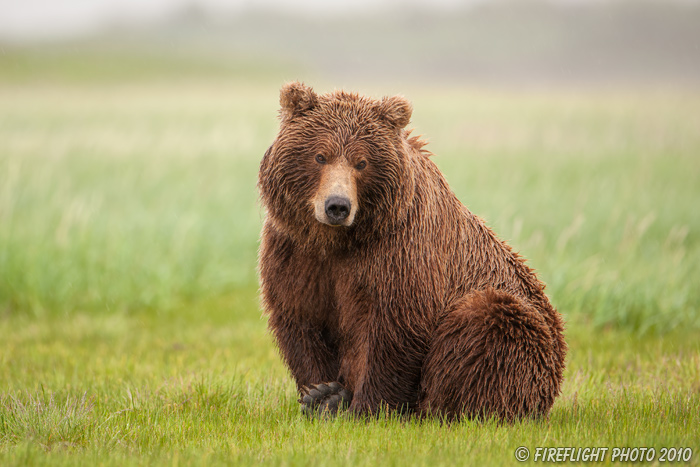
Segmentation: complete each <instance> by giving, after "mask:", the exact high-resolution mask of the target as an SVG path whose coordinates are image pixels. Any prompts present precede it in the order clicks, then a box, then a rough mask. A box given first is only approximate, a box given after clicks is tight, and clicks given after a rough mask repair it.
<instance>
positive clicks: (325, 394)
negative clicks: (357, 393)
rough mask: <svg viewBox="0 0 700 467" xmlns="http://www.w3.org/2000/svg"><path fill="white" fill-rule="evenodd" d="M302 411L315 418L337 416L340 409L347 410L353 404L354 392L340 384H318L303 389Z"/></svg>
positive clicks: (300, 400)
mask: <svg viewBox="0 0 700 467" xmlns="http://www.w3.org/2000/svg"><path fill="white" fill-rule="evenodd" d="M299 402H301V404H302V411H303V412H304V413H305V414H306V415H308V416H310V417H313V416H315V415H335V414H336V413H337V412H338V409H341V408H346V407H348V406H349V405H350V402H352V392H350V391H348V390H347V389H345V388H344V387H343V386H342V385H341V384H340V383H338V382H335V381H334V382H332V383H325V384H323V383H322V384H316V385H313V386H311V387H310V388H307V387H306V386H304V387H303V388H302V389H301V399H299Z"/></svg>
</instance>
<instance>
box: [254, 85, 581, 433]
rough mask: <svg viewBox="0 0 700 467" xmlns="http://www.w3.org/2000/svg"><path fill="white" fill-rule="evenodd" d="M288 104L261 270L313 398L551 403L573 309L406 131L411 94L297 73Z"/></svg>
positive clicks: (505, 409) (374, 406)
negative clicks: (561, 307) (319, 87)
mask: <svg viewBox="0 0 700 467" xmlns="http://www.w3.org/2000/svg"><path fill="white" fill-rule="evenodd" d="M280 102H281V106H282V108H281V112H280V115H281V124H280V130H279V134H278V136H277V138H276V139H275V141H274V142H273V143H272V146H270V148H269V149H268V150H267V152H266V153H265V156H264V157H263V160H262V163H261V166H260V174H259V183H258V185H259V189H260V195H261V200H262V203H263V205H264V207H265V209H266V218H265V223H264V226H263V230H262V238H261V246H260V255H259V273H260V279H261V292H262V299H263V305H264V307H265V309H266V311H267V313H268V314H269V327H270V329H271V331H272V333H273V335H274V337H275V339H276V341H277V344H278V346H279V348H280V351H281V354H282V356H283V358H284V360H285V362H286V363H287V365H288V366H289V369H290V370H291V373H292V376H293V377H294V379H295V380H296V384H297V388H298V390H299V391H300V393H301V396H302V399H301V402H302V404H303V407H304V409H305V411H307V412H311V413H314V412H319V411H323V410H327V411H330V412H335V411H336V410H337V408H338V407H339V406H341V405H344V404H349V408H350V410H351V411H353V412H355V413H360V414H374V413H377V412H378V411H379V410H381V408H382V407H386V408H387V409H389V410H401V411H404V412H405V411H408V412H417V413H419V414H421V415H428V414H436V415H440V416H443V417H445V418H447V419H458V418H460V417H462V416H466V417H490V416H496V417H498V418H500V419H503V420H508V421H510V420H514V419H516V418H521V417H536V416H543V415H546V414H547V413H548V411H549V409H550V408H551V406H552V404H553V403H554V399H555V398H556V397H557V395H558V394H559V390H560V386H561V382H562V372H563V370H564V358H565V355H566V350H567V347H566V343H565V342H564V338H563V326H562V320H561V317H560V315H559V313H557V311H556V310H555V309H554V308H553V307H552V305H551V304H550V302H549V300H548V299H547V297H546V295H545V294H544V292H543V288H544V285H543V284H542V283H541V282H540V281H539V280H538V279H537V277H536V276H535V274H534V272H533V271H532V270H531V269H530V268H528V267H527V266H526V265H525V263H524V261H523V259H521V258H520V256H518V254H517V253H515V252H513V251H512V250H511V248H510V247H509V246H508V245H506V244H505V243H504V242H503V241H501V240H499V239H498V238H497V237H496V236H495V235H494V233H493V232H492V231H491V230H490V229H489V228H488V227H487V226H486V225H485V224H484V222H483V221H482V220H481V219H480V218H478V217H477V216H475V215H474V214H472V213H471V212H469V211H468V210H467V208H466V207H464V206H463V205H462V204H461V203H460V202H459V201H458V200H457V198H456V197H455V195H454V194H453V193H452V191H451V190H450V188H449V187H448V185H447V183H446V181H445V179H444V178H443V176H442V175H441V173H440V171H439V170H438V168H437V167H436V166H435V164H434V163H433V162H432V161H431V160H430V158H429V156H430V153H429V152H427V151H425V150H424V149H423V145H424V143H423V142H421V141H420V140H419V139H418V138H415V137H409V131H407V130H405V129H404V127H405V126H406V125H407V124H408V122H409V120H410V117H411V112H412V107H411V104H410V103H409V102H408V101H407V100H405V99H404V98H403V97H398V96H396V97H390V98H384V99H382V100H373V99H369V98H366V97H362V96H359V95H357V94H351V93H346V92H343V91H337V92H333V93H329V94H325V95H317V94H316V93H315V92H314V91H313V90H312V89H311V88H309V87H307V86H305V85H304V84H300V83H290V84H287V85H285V86H284V87H283V88H282V91H281V98H280ZM321 383H325V384H321Z"/></svg>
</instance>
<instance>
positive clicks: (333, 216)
mask: <svg viewBox="0 0 700 467" xmlns="http://www.w3.org/2000/svg"><path fill="white" fill-rule="evenodd" d="M325 204H326V217H328V221H329V222H330V224H332V225H340V224H342V223H343V221H345V219H347V218H348V216H349V215H350V209H351V208H352V203H350V200H349V199H347V198H342V197H340V196H332V197H330V198H328V199H327V200H326V203H325Z"/></svg>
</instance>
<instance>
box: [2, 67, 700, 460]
mask: <svg viewBox="0 0 700 467" xmlns="http://www.w3.org/2000/svg"><path fill="white" fill-rule="evenodd" d="M81 83H82V84H81V85H80V86H78V85H75V84H71V83H70V82H68V83H66V82H63V83H62V84H51V83H50V82H40V81H37V82H32V83H28V84H21V83H20V82H17V81H14V80H9V81H7V82H5V83H4V84H0V464H2V465H13V464H15V465H24V464H51V465H96V464H105V465H130V464H131V465H153V464H178V463H186V464H199V465H212V464H219V463H220V464H226V463H241V464H247V463H251V462H259V461H264V462H268V463H272V464H294V465H307V464H310V463H311V464H324V463H328V464H351V465H377V464H389V465H402V464H425V465H435V464H438V465H439V464H449V465H454V464H457V465H463V464H477V465H478V464H480V463H486V464H494V465H498V464H503V463H515V460H514V450H515V448H517V447H518V446H527V447H528V448H530V450H531V451H532V452H533V453H534V448H535V447H537V446H574V447H585V446H603V447H606V446H607V447H614V446H653V447H655V448H657V451H658V449H659V448H660V447H662V446H675V447H685V446H688V447H692V448H693V449H694V455H693V459H692V461H691V463H693V464H698V463H699V462H700V461H699V460H698V459H700V452H698V451H700V435H699V434H698V429H697V427H698V425H699V424H700V343H698V339H697V335H698V333H699V332H700V312H699V311H698V310H699V308H700V267H699V266H698V265H699V264H700V210H698V209H697V201H698V200H699V199H700V158H698V154H700V132H698V128H700V114H699V113H698V112H697V109H698V108H700V96H699V95H698V94H696V93H693V92H689V91H688V92H672V91H666V92H659V93H643V92H639V93H636V92H629V91H628V92H624V93H613V92H610V91H597V92H593V91H589V92H585V93H573V92H564V91H556V92H552V93H537V92H534V91H530V92H516V91H512V90H511V91H484V90H448V89H431V88H428V87H412V88H409V89H404V88H401V89H399V88H396V87H391V86H383V87H381V88H377V87H374V88H362V87H360V88H359V90H360V91H365V92H368V93H373V94H375V95H377V94H383V93H384V94H385V93H393V92H401V93H404V94H405V95H407V96H408V97H409V98H411V99H412V100H413V101H414V107H415V111H414V119H413V125H414V126H415V127H416V128H417V132H418V133H423V134H425V135H426V136H427V137H428V139H429V140H430V141H431V143H430V145H429V146H428V148H429V149H431V150H433V151H434V152H435V153H436V156H435V161H436V163H438V165H439V166H440V167H441V169H442V170H443V172H444V173H445V175H446V176H447V178H448V180H449V182H450V184H451V186H452V188H453V190H454V191H455V192H456V193H457V195H458V196H459V198H460V199H461V200H462V201H463V202H464V203H465V204H466V205H467V206H469V207H470V209H472V211H474V212H476V213H477V214H479V215H481V216H483V217H484V218H486V219H487V221H488V223H489V224H490V225H491V226H493V227H494V229H495V230H496V231H497V232H498V233H499V235H501V236H502V237H503V238H505V239H507V240H508V241H509V242H510V243H511V244H512V245H513V246H514V247H515V248H516V249H518V250H520V251H521V252H522V253H523V254H524V255H525V256H526V257H527V258H529V264H531V265H533V266H534V267H535V268H537V270H538V271H539V274H540V277H541V278H542V279H543V280H544V281H545V282H547V284H548V289H547V291H548V293H549V294H550V295H551V297H552V300H553V302H554V303H555V305H556V306H557V307H558V308H559V309H560V311H561V312H562V313H563V314H564V316H565V317H566V320H567V322H568V332H567V339H568V342H569V345H570V348H571V350H570V354H569V360H568V369H567V372H566V381H565V384H564V389H563V394H562V396H561V397H560V398H559V399H558V401H557V403H556V404H555V406H554V408H553V410H552V413H551V416H550V418H549V419H548V420H543V421H527V422H522V423H518V424H515V425H513V426H500V425H498V424H496V423H490V422H487V423H476V422H470V421H465V422H462V423H458V424H454V425H441V424H440V423H438V422H436V421H428V422H425V423H418V422H416V421H414V420H401V419H395V418H391V417H389V418H384V417H382V418H380V419H378V420H371V421H358V420H352V419H346V418H344V417H340V418H338V419H336V420H332V421H309V420H306V419H304V418H302V416H301V415H300V413H299V409H298V407H297V403H296V401H295V400H296V395H295V394H294V387H293V384H292V381H291V379H290V377H289V375H288V374H287V372H286V370H285V368H284V366H283V364H282V363H281V361H280V358H279V356H278V355H277V352H276V350H275V348H274V346H273V344H272V341H271V338H270V336H269V335H268V333H267V331H266V329H265V328H266V325H265V319H264V318H263V317H261V315H260V310H259V304H258V299H257V279H256V273H255V263H256V250H257V241H258V234H259V228H260V223H261V219H262V215H261V213H260V209H259V206H258V204H257V193H256V189H255V183H256V174H257V167H258V163H259V160H260V157H261V156H262V154H263V152H264V151H265V149H266V148H267V146H268V145H269V143H270V142H271V140H272V138H273V137H274V134H275V131H276V125H277V122H276V119H275V115H276V111H277V95H278V94H277V93H278V87H279V84H280V83H277V82H275V83H274V84H272V85H267V84H265V83H259V84H250V83H248V84H246V83H245V82H242V81H240V80H236V81H234V82H230V83H229V82H226V81H224V80H221V79H214V80H201V79H194V80H185V81H181V82H175V83H171V82H167V81H160V80H146V81H144V82H138V81H137V82H131V83H130V84H118V83H111V84H107V83H102V84H90V83H87V84H86V83H84V82H81ZM319 87H320V88H321V90H325V89H332V87H333V86H332V85H331V86H328V87H323V86H319Z"/></svg>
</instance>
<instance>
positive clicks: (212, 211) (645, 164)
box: [0, 0, 700, 361]
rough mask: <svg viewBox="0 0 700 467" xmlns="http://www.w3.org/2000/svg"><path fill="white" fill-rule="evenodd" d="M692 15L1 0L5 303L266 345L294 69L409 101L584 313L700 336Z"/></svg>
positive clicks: (525, 5) (615, 8) (582, 9)
mask: <svg viewBox="0 0 700 467" xmlns="http://www.w3.org/2000/svg"><path fill="white" fill-rule="evenodd" d="M698 25H700V1H694V0H663V1H662V0H658V1H652V0H649V1H636V0H635V1H632V0H629V1H625V0H607V1H606V0H597V1H594V0H590V1H586V0H578V1H577V0H550V1H523V0H517V1H516V0H512V1H505V0H504V1H501V0H462V1H459V0H440V1H435V0H431V1H427V0H425V1H424V0H413V1H410V2H398V1H389V0H386V1H372V2H370V1H368V0H362V1H357V0H355V1H352V2H351V1H336V2H322V1H320V0H306V1H295V2H291V1H283V0H265V1H255V2H253V1H252V0H239V1H223V0H190V1H184V0H138V1H137V0H128V1H125V0H65V1H62V2H55V1H49V0H23V1H15V0H0V316H2V317H4V318H5V319H6V320H9V321H7V323H12V322H13V321H12V320H15V319H26V320H30V321H32V322H33V320H36V319H37V318H41V319H44V318H46V319H51V318H54V319H61V317H65V316H88V317H90V318H89V319H96V318H95V317H105V316H108V317H120V318H119V319H124V320H126V321H125V322H126V323H132V324H133V321H130V320H132V319H133V318H134V317H138V319H146V318H148V319H153V320H154V321H153V323H156V324H154V326H159V325H160V324H161V323H162V322H163V320H164V318H167V320H171V319H177V320H181V322H184V323H191V322H195V321H198V320H199V321H202V320H203V321H204V322H208V323H218V324H224V325H231V324H237V325H239V326H243V328H245V326H249V328H245V329H249V330H250V329H252V330H253V331H251V332H249V333H247V334H246V336H247V337H242V339H243V341H242V342H243V344H242V346H243V347H245V348H252V346H251V345H250V342H249V340H246V339H250V336H251V335H255V336H257V335H259V336H260V337H259V338H260V339H261V342H264V345H263V347H261V348H264V349H268V350H269V349H270V347H269V345H270V343H269V340H268V338H267V336H266V335H265V333H264V321H261V320H260V307H259V304H258V300H257V277H256V272H255V267H256V255H257V247H258V235H259V230H260V225H261V222H262V216H263V215H262V213H261V208H260V206H259V205H258V202H257V191H256V178H257V168H258V164H259V161H260V158H261V156H262V154H263V153H264V151H265V149H266V148H267V147H268V145H269V144H270V143H271V141H272V140H273V138H274V136H275V133H276V131H277V120H276V114H277V109H278V92H279V88H280V86H281V85H282V84H283V83H284V82H286V81H290V80H302V81H305V82H306V83H307V84H310V85H312V86H314V87H315V88H316V89H317V90H318V91H319V92H325V91H330V90H333V89H336V88H346V89H349V90H354V91H359V92H362V93H365V94H369V95H372V96H375V97H380V96H382V95H386V94H404V95H406V96H407V97H408V98H409V99H410V100H412V101H413V103H414V107H415V110H414V116H413V122H412V126H415V127H416V128H417V130H416V131H417V133H419V134H423V135H425V137H426V138H427V139H428V140H429V141H430V144H429V146H428V148H429V149H431V150H432V151H433V152H434V153H435V154H436V156H435V158H434V160H435V162H436V163H437V164H438V165H439V166H440V168H441V170H442V171H443V172H444V174H445V175H446V177H447V179H448V181H449V182H450V184H451V187H452V189H453V190H454V191H455V192H456V194H457V195H458V196H459V198H460V199H461V200H462V201H463V202H464V203H465V204H466V205H467V206H468V207H469V208H470V209H471V210H472V211H474V212H476V213H477V214H479V215H481V216H483V217H484V218H485V219H486V220H487V222H488V223H489V224H490V225H491V226H492V227H493V228H494V229H495V230H496V231H497V232H498V233H499V235H500V236H501V237H503V238H505V239H506V240H508V241H509V242H510V243H511V244H512V245H513V246H514V247H515V248H516V250H520V251H521V252H522V253H523V254H524V255H525V256H526V257H527V258H529V264H530V265H532V266H533V267H535V268H536V269H538V271H539V273H540V276H541V278H542V279H543V280H544V281H545V282H546V283H547V284H548V285H549V287H548V289H547V291H548V293H549V294H550V295H552V298H553V300H554V303H555V304H556V305H557V306H558V307H559V309H560V310H561V312H562V313H563V314H564V315H565V316H566V318H567V320H568V321H569V323H570V324H571V326H572V327H573V328H574V329H575V328H576V326H579V325H581V326H582V327H581V328H580V329H588V328H589V327H591V326H592V327H594V328H615V329H622V330H625V331H630V332H633V333H641V334H644V333H648V332H655V333H664V332H668V331H671V330H680V329H697V328H698V327H700V314H699V312H698V308H700V271H698V264H700V246H699V243H698V242H699V240H700V210H698V209H697V200H698V199H700V189H699V188H698V187H700V180H698V178H699V174H700V162H699V160H700V157H699V156H698V154H700V95H699V94H698V85H699V84H700V27H698ZM88 322H89V320H88ZM140 325H142V323H141V324H140ZM8 326H10V324H8ZM110 326H112V324H110ZM125 326H126V327H125V328H124V329H130V328H129V326H131V324H128V325H125ZM115 329H118V327H116V328H115ZM125 332H126V331H125ZM193 339H194V338H193ZM266 351H267V350H266ZM252 361H255V360H252Z"/></svg>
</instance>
